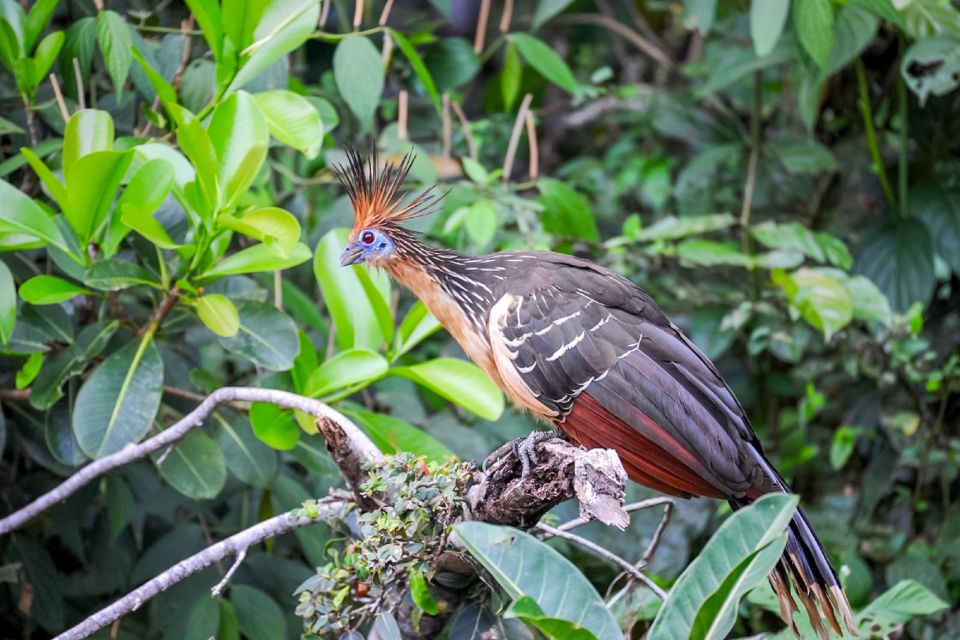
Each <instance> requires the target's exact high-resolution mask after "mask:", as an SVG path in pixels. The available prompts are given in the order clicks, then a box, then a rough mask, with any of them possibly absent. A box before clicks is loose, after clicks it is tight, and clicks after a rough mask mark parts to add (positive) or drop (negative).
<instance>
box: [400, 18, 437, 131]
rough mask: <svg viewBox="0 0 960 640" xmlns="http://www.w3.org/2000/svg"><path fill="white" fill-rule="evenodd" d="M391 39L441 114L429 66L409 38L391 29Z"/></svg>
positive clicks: (435, 86)
mask: <svg viewBox="0 0 960 640" xmlns="http://www.w3.org/2000/svg"><path fill="white" fill-rule="evenodd" d="M390 37H392V38H393V41H394V42H396V43H397V47H399V48H400V51H402V52H403V55H404V56H406V57H407V60H408V61H409V62H410V66H411V67H413V71H414V73H416V74H417V77H418V78H419V79H420V83H421V84H423V88H424V90H426V92H427V95H428V96H430V100H431V102H433V107H434V108H435V109H436V110H437V113H440V109H441V107H440V94H439V93H438V92H437V85H436V84H435V83H434V82H433V76H432V75H430V70H429V69H427V65H426V64H424V62H423V58H421V57H420V54H419V53H417V49H416V48H415V47H414V46H413V44H412V43H411V42H410V41H409V40H407V37H406V36H405V35H403V34H402V33H400V32H399V31H397V30H396V29H390Z"/></svg>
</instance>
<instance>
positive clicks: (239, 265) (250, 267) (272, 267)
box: [200, 242, 310, 280]
mask: <svg viewBox="0 0 960 640" xmlns="http://www.w3.org/2000/svg"><path fill="white" fill-rule="evenodd" d="M285 253H286V254H287V255H286V256H282V255H280V254H278V253H277V252H276V251H275V250H274V249H271V248H270V247H268V246H267V245H265V244H262V243H261V244H255V245H253V246H252V247H247V248H246V249H241V250H240V251H237V252H236V253H233V254H231V255H229V256H227V257H226V258H224V259H223V260H221V261H220V262H218V263H217V264H215V265H213V266H212V267H211V268H210V269H208V270H207V271H205V272H204V273H203V274H201V276H200V277H201V278H203V279H205V280H213V279H216V278H222V277H223V276H233V275H239V274H244V273H257V272H260V271H280V270H281V269H289V268H290V267H295V266H297V265H298V264H303V263H304V262H306V261H307V260H309V259H310V249H309V247H307V245H305V244H303V243H302V242H297V243H295V244H294V245H293V246H292V247H290V248H289V249H288V250H287V251H286V252H285Z"/></svg>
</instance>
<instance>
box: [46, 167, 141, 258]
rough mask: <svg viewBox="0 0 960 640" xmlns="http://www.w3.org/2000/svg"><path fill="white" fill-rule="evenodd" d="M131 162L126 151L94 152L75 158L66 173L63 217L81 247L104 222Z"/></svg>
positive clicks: (92, 237) (90, 239) (91, 238)
mask: <svg viewBox="0 0 960 640" xmlns="http://www.w3.org/2000/svg"><path fill="white" fill-rule="evenodd" d="M131 160H133V152H132V151H129V150H128V151H95V152H93V153H88V154H87V155H85V156H83V157H82V158H79V159H78V160H77V161H76V162H74V163H73V165H72V166H71V167H70V170H69V171H67V174H66V175H67V208H66V209H65V210H64V212H63V213H64V215H65V216H66V218H67V222H69V223H70V226H71V227H73V230H74V231H75V232H76V234H77V237H78V238H79V239H80V241H81V244H83V245H86V244H88V243H89V242H90V241H92V240H93V239H94V234H96V233H97V232H98V230H99V229H100V227H101V225H102V224H103V221H104V220H105V219H106V217H107V213H108V212H109V211H110V207H111V205H112V204H113V199H114V196H116V194H117V189H118V188H120V182H121V180H123V176H124V175H126V173H127V168H128V167H129V166H130V161H131Z"/></svg>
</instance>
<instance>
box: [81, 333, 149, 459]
mask: <svg viewBox="0 0 960 640" xmlns="http://www.w3.org/2000/svg"><path fill="white" fill-rule="evenodd" d="M162 393H163V360H161V359H160V353H159V352H158V351H157V347H156V346H155V345H154V344H153V341H152V340H151V339H150V338H148V337H145V338H142V339H140V340H132V341H130V342H128V343H127V344H126V345H125V346H124V347H122V348H121V349H120V350H119V351H116V352H115V353H113V354H112V355H111V356H110V357H109V358H107V359H106V360H104V361H103V362H102V363H101V364H100V366H99V367H97V368H96V370H95V371H94V372H93V375H91V376H90V378H89V379H87V381H86V382H85V383H84V385H83V386H82V387H81V388H80V393H78V394H77V401H76V404H75V405H74V409H73V432H74V434H75V435H76V436H77V442H79V443H80V448H82V449H83V451H84V453H86V454H87V455H88V456H90V457H91V458H101V457H103V456H105V455H109V454H111V453H115V452H117V451H119V450H120V449H122V448H123V447H125V446H126V445H128V444H131V443H134V442H138V441H139V440H140V438H142V437H143V435H144V434H145V433H147V431H149V430H150V426H151V425H152V424H153V419H154V418H155V417H156V415H157V409H158V408H159V407H160V396H161V395H162Z"/></svg>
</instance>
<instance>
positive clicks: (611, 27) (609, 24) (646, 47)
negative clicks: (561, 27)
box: [554, 13, 677, 71]
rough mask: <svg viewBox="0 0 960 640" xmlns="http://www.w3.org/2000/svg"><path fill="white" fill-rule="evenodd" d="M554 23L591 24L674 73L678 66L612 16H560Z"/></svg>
mask: <svg viewBox="0 0 960 640" xmlns="http://www.w3.org/2000/svg"><path fill="white" fill-rule="evenodd" d="M554 22H555V23H557V24H591V25H594V26H597V27H603V28H604V29H606V30H608V31H611V32H613V33H615V34H617V35H619V36H622V37H623V39H624V40H626V41H627V42H629V43H630V44H632V45H633V46H635V47H636V48H637V49H640V51H642V52H643V53H645V54H647V55H648V56H650V57H651V58H653V59H654V60H656V61H657V62H659V63H660V64H662V65H663V66H664V67H666V68H667V69H669V70H671V71H672V70H674V69H675V68H676V66H677V65H676V64H675V63H674V61H673V60H671V59H670V56H668V55H667V54H666V53H664V52H663V51H662V50H661V49H659V48H658V47H657V46H656V45H654V44H652V43H651V42H650V41H649V40H647V39H646V38H644V37H643V36H642V35H640V34H639V33H637V32H636V31H634V30H633V29H631V28H630V27H628V26H627V25H625V24H623V23H621V22H618V21H616V20H614V19H613V18H611V17H610V16H605V15H601V14H599V13H574V14H571V15H562V16H558V17H557V18H556V19H555V20H554Z"/></svg>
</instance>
